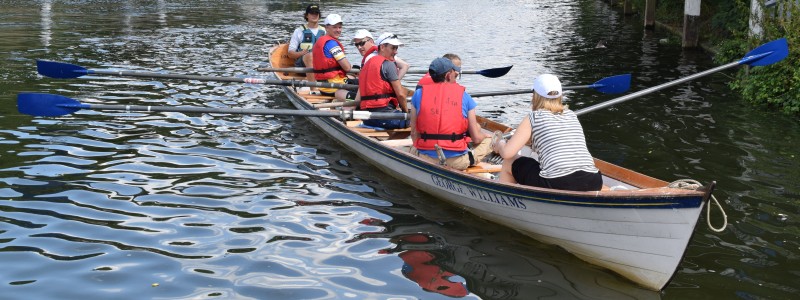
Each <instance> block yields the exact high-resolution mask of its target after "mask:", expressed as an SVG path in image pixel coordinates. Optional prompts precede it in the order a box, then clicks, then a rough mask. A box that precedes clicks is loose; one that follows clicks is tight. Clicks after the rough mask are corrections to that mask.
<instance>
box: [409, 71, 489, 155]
mask: <svg viewBox="0 0 800 300" xmlns="http://www.w3.org/2000/svg"><path fill="white" fill-rule="evenodd" d="M460 71H461V68H460V67H457V66H456V65H455V64H453V62H452V61H451V60H450V59H447V58H444V57H439V58H436V59H434V60H433V61H432V62H431V65H430V67H429V68H428V73H430V75H431V79H432V80H433V83H431V84H424V85H422V87H421V88H420V89H418V90H417V91H416V92H414V96H412V97H411V111H410V112H409V115H410V116H411V140H412V141H414V147H412V148H411V150H410V152H411V154H413V155H416V156H419V157H420V158H422V159H423V160H425V161H428V162H431V163H438V162H439V161H440V160H439V159H436V158H437V157H439V155H438V154H437V151H436V146H437V145H438V146H439V147H440V148H441V149H442V154H444V157H443V159H444V160H445V165H447V166H449V167H451V168H454V169H457V170H464V169H466V168H468V167H469V166H474V165H476V164H478V163H479V162H480V161H481V160H482V159H483V158H484V157H485V156H486V155H488V154H489V153H490V152H491V151H492V139H491V136H490V135H487V134H485V133H483V132H482V131H481V126H480V125H479V124H478V119H477V116H476V114H475V108H476V107H477V106H478V104H477V103H476V102H475V100H474V99H472V97H470V95H469V94H467V92H466V91H465V90H466V89H465V88H464V87H463V86H461V85H459V84H458V83H456V78H457V77H458V74H459V72H460ZM470 142H471V143H472V145H474V147H473V148H472V150H470V149H469V144H470Z"/></svg>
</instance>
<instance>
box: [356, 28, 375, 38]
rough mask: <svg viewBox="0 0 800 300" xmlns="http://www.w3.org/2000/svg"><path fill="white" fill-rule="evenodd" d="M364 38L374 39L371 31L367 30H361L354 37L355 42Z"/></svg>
mask: <svg viewBox="0 0 800 300" xmlns="http://www.w3.org/2000/svg"><path fill="white" fill-rule="evenodd" d="M363 38H371V39H374V38H373V37H372V33H369V30H366V29H359V30H358V31H356V35H355V36H353V39H354V40H360V39H363Z"/></svg>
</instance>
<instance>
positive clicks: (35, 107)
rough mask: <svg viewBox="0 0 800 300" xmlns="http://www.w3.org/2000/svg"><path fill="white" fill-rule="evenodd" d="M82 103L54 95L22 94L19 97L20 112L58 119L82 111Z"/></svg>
mask: <svg viewBox="0 0 800 300" xmlns="http://www.w3.org/2000/svg"><path fill="white" fill-rule="evenodd" d="M80 104H81V103H80V102H78V101H75V100H73V99H70V98H67V97H64V96H60V95H53V94H41V93H20V94H19V95H17V110H19V112H21V113H23V114H26V115H31V116H39V117H56V116H63V115H67V114H71V113H73V112H76V111H78V110H80V108H79V107H78V106H79V105H80Z"/></svg>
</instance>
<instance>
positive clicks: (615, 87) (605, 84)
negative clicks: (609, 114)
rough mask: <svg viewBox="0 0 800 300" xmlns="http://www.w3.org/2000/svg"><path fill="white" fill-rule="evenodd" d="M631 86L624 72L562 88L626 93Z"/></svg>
mask: <svg viewBox="0 0 800 300" xmlns="http://www.w3.org/2000/svg"><path fill="white" fill-rule="evenodd" d="M630 87H631V74H622V75H616V76H609V77H606V78H603V79H600V80H598V81H597V82H595V83H593V84H589V85H573V86H565V87H563V88H562V89H564V90H579V89H594V90H595V91H598V92H601V93H604V94H618V93H624V92H625V91H627V90H628V89H629V88H630ZM530 93H533V90H532V89H520V90H509V91H494V92H481V93H471V94H469V95H470V96H472V98H476V97H488V96H501V95H515V94H530Z"/></svg>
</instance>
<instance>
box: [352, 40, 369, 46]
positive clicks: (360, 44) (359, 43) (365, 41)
mask: <svg viewBox="0 0 800 300" xmlns="http://www.w3.org/2000/svg"><path fill="white" fill-rule="evenodd" d="M366 43H367V40H366V39H364V40H362V41H360V42H358V43H353V46H356V47H361V46H364V44H366Z"/></svg>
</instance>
